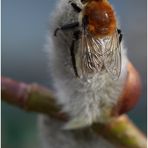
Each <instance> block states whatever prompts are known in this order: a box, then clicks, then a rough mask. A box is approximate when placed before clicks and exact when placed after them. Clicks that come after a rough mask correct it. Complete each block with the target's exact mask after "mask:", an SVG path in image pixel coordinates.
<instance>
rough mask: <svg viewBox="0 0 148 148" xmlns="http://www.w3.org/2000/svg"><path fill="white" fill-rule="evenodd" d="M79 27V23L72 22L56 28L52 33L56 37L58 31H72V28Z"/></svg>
mask: <svg viewBox="0 0 148 148" xmlns="http://www.w3.org/2000/svg"><path fill="white" fill-rule="evenodd" d="M78 26H79V22H74V23H70V24H66V25H63V26H61V27H58V28H57V29H56V30H55V31H54V36H56V35H57V32H58V31H59V30H63V31H64V30H71V29H74V28H76V27H78Z"/></svg>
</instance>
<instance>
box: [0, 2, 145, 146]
mask: <svg viewBox="0 0 148 148" xmlns="http://www.w3.org/2000/svg"><path fill="white" fill-rule="evenodd" d="M111 2H112V4H113V5H114V7H115V9H116V11H117V14H118V16H119V19H120V22H121V28H122V31H123V33H124V39H125V45H126V46H127V47H128V54H129V58H130V60H131V61H132V62H133V63H134V65H135V67H136V68H137V69H138V70H139V72H140V75H141V78H142V87H143V88H142V96H141V99H140V101H139V103H138V104H137V106H136V107H135V108H134V109H133V110H132V111H131V112H130V113H129V115H130V117H131V118H132V120H133V121H134V122H135V124H137V126H138V127H139V128H140V129H141V130H142V131H144V132H145V133H146V82H147V81H146V79H147V78H146V55H147V54H146V2H147V1H146V0H130V1H129V0H111ZM54 5H55V1H54V0H43V1H41V0H2V75H5V76H8V77H11V78H13V79H17V80H21V81H25V82H28V83H31V82H38V83H40V84H43V85H46V86H50V76H49V70H48V59H47V56H46V53H45V52H44V50H43V48H44V43H45V38H46V35H47V34H46V32H47V29H48V19H49V14H50V12H51V11H52V10H53V9H54ZM36 116H37V115H36V114H35V113H25V112H23V111H21V110H19V109H16V108H14V107H11V106H9V105H7V104H5V103H2V148H41V144H40V140H39V135H38V131H37V118H36Z"/></svg>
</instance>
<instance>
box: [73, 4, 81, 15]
mask: <svg viewBox="0 0 148 148" xmlns="http://www.w3.org/2000/svg"><path fill="white" fill-rule="evenodd" d="M71 6H72V7H73V9H74V10H75V11H76V12H77V13H80V12H81V11H82V9H81V8H80V7H79V6H77V4H75V3H71Z"/></svg>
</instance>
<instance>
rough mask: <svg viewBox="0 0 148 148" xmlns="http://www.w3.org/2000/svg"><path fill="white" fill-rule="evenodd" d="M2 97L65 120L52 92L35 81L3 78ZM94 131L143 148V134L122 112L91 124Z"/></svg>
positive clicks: (127, 147) (125, 145) (117, 142)
mask: <svg viewBox="0 0 148 148" xmlns="http://www.w3.org/2000/svg"><path fill="white" fill-rule="evenodd" d="M2 100H3V101H5V102H7V103H9V104H11V105H15V106H17V107H20V108H21V109H23V110H25V111H29V112H38V113H44V114H47V115H49V116H51V117H53V118H56V119H59V120H62V121H63V122H65V121H67V120H68V116H67V115H66V114H64V113H61V112H60V108H61V107H60V106H58V105H57V104H56V101H55V100H56V99H55V96H54V95H53V92H52V91H50V90H48V89H47V88H45V87H43V86H40V85H38V84H26V83H23V82H17V81H15V80H12V79H9V78H6V77H2ZM92 129H93V130H94V132H95V133H97V134H99V135H101V136H103V137H104V138H105V139H107V140H108V141H110V142H112V143H114V144H115V145H117V146H120V147H123V148H146V137H145V136H144V135H143V134H142V133H141V132H140V131H139V129H138V128H137V127H136V126H135V125H134V124H133V123H132V122H131V121H130V119H129V118H128V116H126V115H122V116H120V117H118V118H115V119H113V120H112V121H111V122H110V123H108V124H106V125H103V124H98V123H97V124H93V125H92Z"/></svg>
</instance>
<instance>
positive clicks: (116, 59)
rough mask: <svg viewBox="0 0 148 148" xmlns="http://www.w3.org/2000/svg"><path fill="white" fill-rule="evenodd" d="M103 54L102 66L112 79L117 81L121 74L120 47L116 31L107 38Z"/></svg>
mask: <svg viewBox="0 0 148 148" xmlns="http://www.w3.org/2000/svg"><path fill="white" fill-rule="evenodd" d="M109 38H110V39H108V40H107V42H106V44H105V52H104V54H103V61H104V66H105V68H106V70H107V72H108V73H109V74H110V75H111V77H112V78H113V79H115V80H116V79H118V78H119V76H120V73H121V45H120V43H119V34H118V32H117V31H115V33H114V34H113V35H112V36H110V37H109Z"/></svg>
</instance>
